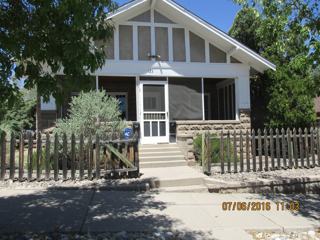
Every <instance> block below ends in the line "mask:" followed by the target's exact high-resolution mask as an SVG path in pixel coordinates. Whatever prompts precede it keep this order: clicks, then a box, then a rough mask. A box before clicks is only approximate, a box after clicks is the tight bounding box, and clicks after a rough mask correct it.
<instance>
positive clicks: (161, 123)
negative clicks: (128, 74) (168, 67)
mask: <svg viewBox="0 0 320 240" xmlns="http://www.w3.org/2000/svg"><path fill="white" fill-rule="evenodd" d="M140 83H141V88H142V89H141V93H142V101H141V102H142V103H143V104H142V105H143V106H142V111H141V112H142V116H141V119H142V124H141V129H142V139H141V141H142V143H143V144H148V143H150V144H155V143H166V142H169V121H168V84H167V82H163V81H161V82H158V81H154V82H148V81H141V82H140Z"/></svg>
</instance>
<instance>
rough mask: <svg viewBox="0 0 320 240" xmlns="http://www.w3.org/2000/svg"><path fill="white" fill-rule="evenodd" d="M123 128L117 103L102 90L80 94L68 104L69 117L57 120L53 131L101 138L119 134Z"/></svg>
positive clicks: (123, 124)
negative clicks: (97, 135)
mask: <svg viewBox="0 0 320 240" xmlns="http://www.w3.org/2000/svg"><path fill="white" fill-rule="evenodd" d="M124 127H125V123H124V122H123V121H122V120H121V112H120V110H119V101H118V100H117V99H115V98H113V97H110V96H107V94H106V92H105V91H104V90H102V91H89V92H86V93H85V92H81V93H80V95H79V96H77V97H73V98H72V100H71V103H70V110H69V117H68V118H65V119H59V120H58V121H57V124H56V129H55V130H54V131H55V132H56V133H58V134H60V135H61V134H64V133H66V134H67V135H69V136H70V135H71V134H72V133H74V134H76V135H78V136H79V135H80V134H83V135H84V137H88V136H94V135H96V134H99V135H100V136H101V137H103V138H108V137H112V136H113V134H119V133H121V131H122V130H123V128H124Z"/></svg>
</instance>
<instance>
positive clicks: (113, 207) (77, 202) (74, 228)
mask: <svg viewBox="0 0 320 240" xmlns="http://www.w3.org/2000/svg"><path fill="white" fill-rule="evenodd" d="M2 191H3V192H2V193H0V233H1V234H8V233H17V232H19V233H24V232H47V233H60V232H61V233H88V232H90V233H99V232H120V231H126V232H157V231H174V230H175V229H176V227H177V226H179V225H180V224H181V222H180V220H179V219H173V218H171V217H170V216H168V215H166V214H165V213H164V212H163V211H164V210H165V209H166V207H167V206H166V203H165V202H162V201H158V200H156V199H155V195H156V194H157V193H144V192H135V191H131V192H125V191H99V190H93V189H92V190H70V189H64V188H60V189H57V188H55V189H50V188H48V189H47V190H45V191H41V190H5V191H6V192H4V190H2ZM195 221H196V220H195ZM182 234H183V238H182V239H208V234H210V233H207V232H201V231H193V230H191V229H183V228H182Z"/></svg>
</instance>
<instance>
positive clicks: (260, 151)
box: [258, 129, 263, 171]
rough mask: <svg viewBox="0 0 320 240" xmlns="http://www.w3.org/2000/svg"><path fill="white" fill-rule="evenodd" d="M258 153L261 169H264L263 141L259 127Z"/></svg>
mask: <svg viewBox="0 0 320 240" xmlns="http://www.w3.org/2000/svg"><path fill="white" fill-rule="evenodd" d="M258 153H259V171H262V170H263V168H262V142H261V130H260V129H258Z"/></svg>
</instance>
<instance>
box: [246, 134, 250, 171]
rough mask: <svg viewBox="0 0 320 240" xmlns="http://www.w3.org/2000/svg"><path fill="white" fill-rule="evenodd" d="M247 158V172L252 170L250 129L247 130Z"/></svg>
mask: <svg viewBox="0 0 320 240" xmlns="http://www.w3.org/2000/svg"><path fill="white" fill-rule="evenodd" d="M246 159H247V172H250V137H249V131H248V130H247V131H246Z"/></svg>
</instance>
